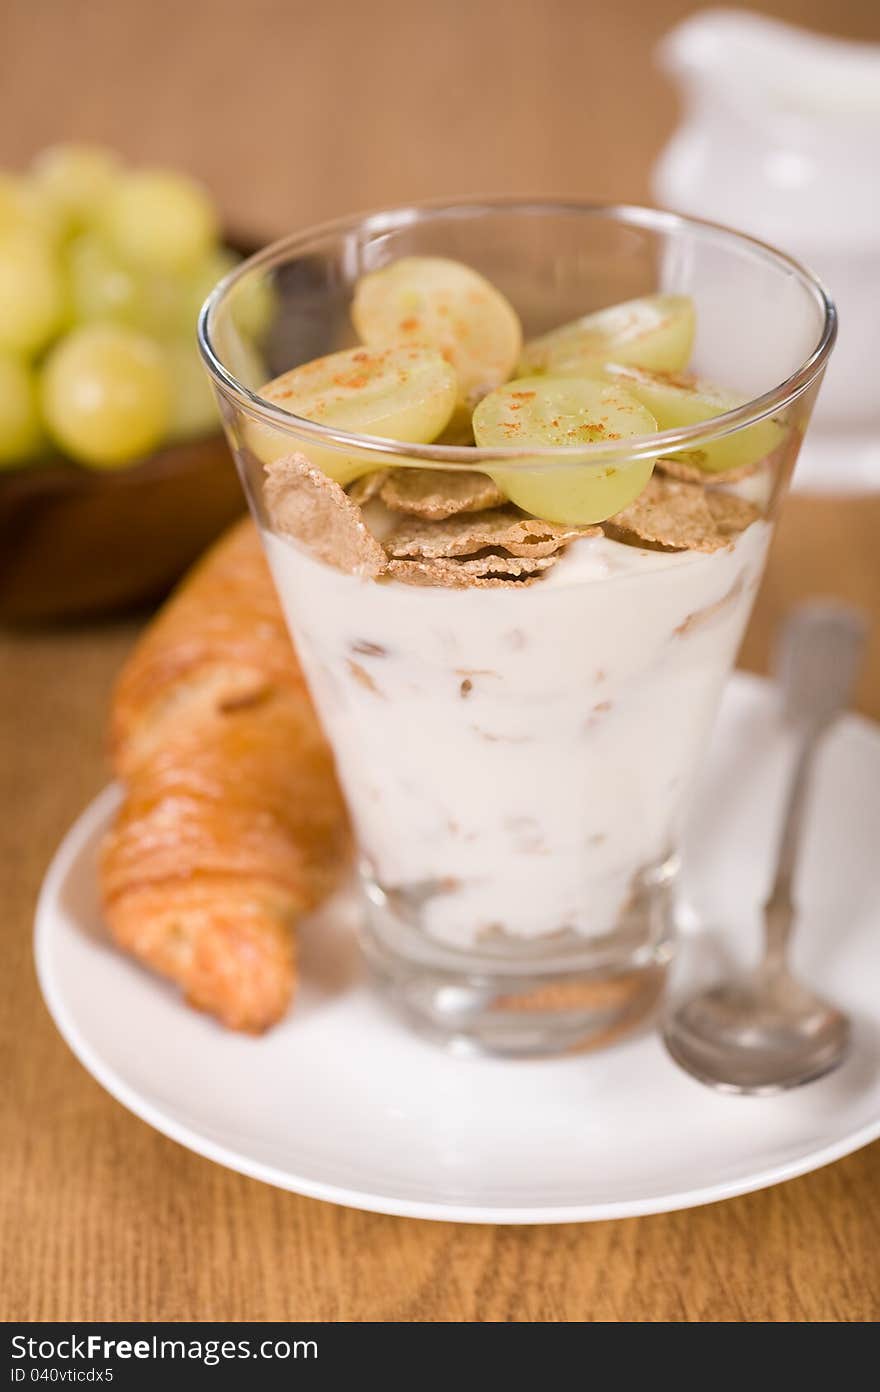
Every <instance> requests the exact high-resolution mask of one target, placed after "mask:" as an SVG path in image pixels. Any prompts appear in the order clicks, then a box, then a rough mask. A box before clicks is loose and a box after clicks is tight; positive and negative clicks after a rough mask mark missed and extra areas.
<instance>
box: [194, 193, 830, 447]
mask: <svg viewBox="0 0 880 1392" xmlns="http://www.w3.org/2000/svg"><path fill="white" fill-rule="evenodd" d="M497 212H509V213H524V214H542V215H553V214H558V215H559V214H561V215H565V214H575V215H578V216H582V217H586V218H597V219H604V220H606V221H608V222H617V223H619V224H620V225H622V226H625V227H626V226H628V227H639V228H647V229H649V230H651V231H654V232H666V233H672V232H675V231H681V230H682V229H687V230H690V231H695V232H696V233H698V234H699V235H701V236H703V237H708V238H709V239H710V240H714V241H718V242H721V243H722V244H723V243H729V244H731V245H733V246H745V247H747V248H749V249H750V250H751V252H752V254H753V255H755V256H756V257H757V258H758V259H761V260H763V261H765V262H769V263H770V264H772V265H774V266H775V267H776V268H777V269H778V270H779V271H781V272H784V273H785V274H787V275H790V276H791V275H793V276H794V277H795V278H796V279H797V281H798V283H799V284H800V286H801V287H802V289H803V290H804V291H806V293H807V294H808V295H810V296H811V297H812V299H813V301H814V303H815V304H816V306H817V307H818V308H819V310H820V311H821V314H822V328H821V331H820V334H819V338H818V340H817V342H816V344H815V346H814V347H813V349H812V351H811V352H810V354H809V355H808V357H807V358H806V359H805V360H804V361H803V362H802V363H801V365H800V366H799V367H798V368H796V369H795V371H794V372H792V373H791V374H790V375H789V376H788V377H786V378H785V379H784V380H783V381H782V382H779V383H778V384H777V385H776V386H774V387H771V388H770V389H769V390H768V391H766V392H762V393H761V394H760V395H758V396H755V397H752V398H751V399H749V400H748V401H745V402H743V403H742V404H741V405H739V406H736V407H734V408H733V409H732V410H730V411H725V412H723V413H722V414H720V415H717V416H712V417H710V418H709V419H708V420H707V421H701V422H698V423H697V424H696V425H688V426H681V427H679V428H678V429H674V430H661V431H657V432H655V433H654V434H651V435H637V436H632V437H629V438H628V439H624V440H618V441H610V442H603V441H598V442H593V443H587V444H579V445H559V446H549V445H545V446H543V447H542V446H540V445H499V446H491V447H481V446H475V445H447V444H444V445H438V444H436V443H432V444H415V443H412V442H410V441H406V440H392V439H389V438H387V437H386V436H381V435H359V434H357V433H355V432H352V431H346V430H337V429H335V428H334V427H332V426H329V425H325V424H324V423H323V422H321V421H313V420H309V419H307V418H306V417H305V416H297V415H295V414H294V413H293V412H292V411H286V410H284V408H283V407H281V406H278V405H276V404H275V403H274V402H271V401H268V400H267V399H266V398H265V397H262V396H260V394H259V392H254V391H251V389H250V388H249V387H246V386H245V385H244V383H243V382H240V381H239V380H238V378H237V377H236V376H235V375H234V374H233V373H232V372H230V370H229V369H228V368H227V367H226V365H225V364H224V362H223V361H222V358H221V357H220V355H219V353H218V352H217V351H216V349H215V347H214V342H213V337H212V334H213V327H214V322H215V318H216V315H217V313H218V311H219V309H220V307H221V305H222V304H223V303H224V301H225V300H226V299H227V298H228V297H229V295H230V293H231V292H232V291H233V290H234V288H235V286H236V285H237V284H238V283H239V282H240V281H242V280H244V279H246V278H247V277H248V276H249V275H251V274H252V273H253V272H255V271H259V270H266V269H271V268H273V267H274V266H277V265H279V264H282V263H283V262H284V261H285V260H287V259H289V258H290V256H291V254H294V253H296V252H297V251H300V252H305V251H306V249H307V248H308V247H309V246H310V245H311V244H313V243H314V242H316V241H318V240H320V239H323V238H326V237H328V236H332V235H334V234H336V235H338V234H340V233H345V232H354V231H358V230H361V231H363V232H367V233H382V232H390V231H395V230H399V229H403V228H406V227H411V226H413V225H414V224H417V223H419V222H426V221H430V220H431V219H432V218H436V217H442V216H446V217H458V218H477V217H480V216H485V215H487V214H491V213H497ZM836 337H837V310H836V308H835V305H834V302H833V301H832V299H831V297H830V295H829V294H828V292H827V291H826V289H825V287H824V285H823V284H822V282H821V281H820V280H819V278H818V276H816V275H815V274H814V273H813V272H812V271H810V270H809V269H808V268H807V267H806V266H804V265H803V264H802V263H801V262H800V261H797V260H796V259H795V258H794V257H792V256H789V255H788V254H787V253H785V252H782V251H779V250H778V249H777V248H776V247H774V246H771V245H770V244H769V243H767V242H763V241H761V240H759V239H758V238H757V237H751V236H749V235H748V234H747V233H745V232H739V231H736V230H735V229H733V228H729V227H725V226H723V225H722V224H720V223H716V222H710V221H708V220H706V219H703V218H695V217H690V216H687V215H685V214H683V213H675V212H668V211H666V210H665V209H660V208H649V207H643V206H640V205H637V204H629V203H594V202H591V201H589V200H586V199H584V200H579V199H577V198H550V197H547V198H543V197H537V198H521V197H516V196H508V195H504V196H493V197H487V198H479V199H477V198H466V197H463V198H457V199H456V198H453V199H449V198H444V199H430V200H426V201H421V202H417V203H409V204H402V205H400V206H398V207H394V208H383V209H377V210H375V211H372V212H366V213H355V214H349V215H347V216H345V217H341V218H334V219H332V220H330V221H327V222H323V223H319V224H316V225H314V226H311V227H307V228H304V229H303V230H301V231H299V232H294V233H291V234H289V235H288V236H286V237H282V238H279V239H278V240H276V241H274V242H271V243H269V245H268V246H265V247H263V248H262V249H261V250H260V251H258V252H256V253H255V254H254V255H253V256H249V257H248V258H247V259H246V260H245V261H242V262H241V263H240V264H239V265H238V266H236V267H235V268H234V269H233V270H232V271H231V272H230V273H229V274H228V275H226V276H224V278H223V279H222V280H221V281H219V282H218V284H217V285H216V286H215V287H214V289H213V290H212V291H211V293H210V294H209V295H208V297H207V299H206V300H205V302H204V304H203V305H202V308H201V311H200V313H199V321H198V344H199V351H200V353H201V355H202V359H203V361H204V363H205V365H206V367H207V369H208V372H209V374H210V376H211V378H212V380H213V381H214V384H215V386H216V388H217V389H218V390H219V391H221V392H222V394H223V395H224V396H226V397H227V398H229V397H231V398H232V399H233V400H234V401H236V402H237V403H238V405H239V406H240V407H242V408H243V409H244V410H245V411H246V412H247V413H248V414H250V415H252V416H256V417H258V418H260V419H261V420H262V421H263V422H264V423H265V424H268V425H271V426H275V427H276V428H278V429H280V430H281V431H283V432H284V433H285V434H290V435H294V434H295V435H298V436H301V437H305V439H306V440H311V441H312V442H314V443H315V444H321V445H323V446H324V447H328V446H330V447H331V448H332V447H334V446H335V447H338V448H340V449H345V450H349V451H351V450H356V451H357V452H358V453H364V452H366V453H378V454H382V455H383V456H385V457H386V458H387V457H388V456H391V457H392V458H393V459H394V460H395V461H396V462H398V463H400V464H406V463H409V464H411V465H422V466H426V467H431V468H435V469H444V468H446V469H473V468H475V467H476V466H478V465H480V464H488V463H491V462H493V461H494V462H497V461H498V460H503V461H504V462H505V464H511V465H514V466H515V465H516V464H517V462H518V463H520V464H521V465H523V466H530V467H532V468H534V467H535V465H536V463H539V464H542V465H543V464H551V463H552V464H555V465H557V466H558V465H559V464H560V463H565V462H568V463H570V464H572V465H573V464H589V463H593V462H595V463H597V464H600V463H601V464H604V463H607V462H609V461H621V462H623V461H628V462H632V461H634V460H638V459H647V458H655V457H658V456H662V455H666V454H671V453H678V452H681V451H694V450H698V449H701V448H702V447H703V446H704V445H706V444H710V443H711V442H712V441H714V440H717V439H720V438H723V437H724V436H726V435H730V434H732V433H733V432H734V431H736V430H741V429H744V428H745V427H747V426H749V425H753V424H756V423H757V422H758V421H761V420H764V419H765V418H766V417H768V416H773V415H775V414H776V413H777V412H779V411H781V410H783V409H784V408H785V407H786V406H789V405H790V404H791V403H792V402H793V401H795V400H797V398H798V397H799V396H801V395H803V393H804V392H805V391H807V390H808V389H809V388H810V386H812V384H813V383H814V382H815V380H816V379H817V377H818V376H819V375H820V373H821V372H822V370H823V368H824V367H825V364H826V362H827V360H828V356H829V354H830V352H831V349H832V348H833V346H834V341H835V338H836Z"/></svg>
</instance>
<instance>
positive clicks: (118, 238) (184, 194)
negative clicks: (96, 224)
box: [100, 169, 217, 273]
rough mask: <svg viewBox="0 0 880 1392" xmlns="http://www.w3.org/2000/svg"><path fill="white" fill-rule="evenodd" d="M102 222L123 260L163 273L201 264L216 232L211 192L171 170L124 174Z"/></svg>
mask: <svg viewBox="0 0 880 1392" xmlns="http://www.w3.org/2000/svg"><path fill="white" fill-rule="evenodd" d="M100 222H101V227H102V230H103V231H104V232H105V234H106V236H107V239H108V241H109V242H110V245H111V246H112V248H113V250H114V251H115V252H116V254H117V255H118V256H119V257H120V258H121V259H122V260H123V261H126V262H129V263H130V264H131V265H132V266H135V267H143V268H144V269H147V270H153V271H159V272H163V273H167V272H177V271H186V270H188V269H190V268H192V267H193V266H195V265H197V264H198V262H199V261H200V260H201V259H202V258H204V257H205V256H207V254H208V252H209V250H210V249H211V246H212V244H213V243H214V241H215V239H216V236H217V214H216V211H215V209H214V205H213V204H212V202H211V200H210V198H209V197H208V194H207V193H206V192H205V190H204V189H203V188H202V187H201V186H200V185H199V184H197V183H196V182H195V181H194V180H193V179H190V178H188V177H187V176H186V175H185V174H178V173H175V172H173V171H171V170H162V169H148V170H138V171H136V172H134V173H130V174H123V175H122V176H121V177H120V178H119V179H117V180H116V182H115V184H114V186H113V188H112V189H111V190H110V192H109V194H108V196H107V198H106V199H105V200H104V202H103V203H102V205H101V210H100Z"/></svg>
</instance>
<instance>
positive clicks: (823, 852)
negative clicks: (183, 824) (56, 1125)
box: [36, 676, 880, 1223]
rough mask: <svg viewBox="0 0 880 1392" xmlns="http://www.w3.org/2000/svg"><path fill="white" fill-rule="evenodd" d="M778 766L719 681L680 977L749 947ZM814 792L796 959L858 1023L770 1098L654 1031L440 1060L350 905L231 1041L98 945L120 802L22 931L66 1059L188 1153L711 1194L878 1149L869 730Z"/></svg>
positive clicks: (421, 1184)
mask: <svg viewBox="0 0 880 1392" xmlns="http://www.w3.org/2000/svg"><path fill="white" fill-rule="evenodd" d="M788 752H789V751H788V746H787V741H786V739H785V738H784V737H783V736H782V735H781V734H780V731H779V727H778V723H777V718H776V712H775V706H774V699H773V694H772V691H771V688H770V687H769V686H768V685H767V684H765V683H762V682H760V681H758V680H757V679H755V678H748V677H742V676H737V677H736V678H735V679H734V680H733V681H732V682H731V684H730V686H729V688H728V691H727V695H726V697H725V701H724V707H723V711H722V715H721V718H720V720H719V723H718V727H717V731H716V737H715V741H714V745H713V749H712V753H711V756H710V758H709V759H708V761H707V767H706V770H705V777H704V780H703V785H702V789H701V794H700V797H699V799H698V805H697V807H696V809H695V813H694V816H693V818H692V822H691V831H690V835H689V837H688V840H687V848H686V855H685V867H686V874H685V884H686V887H687V891H688V896H689V908H688V911H687V912H686V914H685V915H684V917H685V919H686V926H685V929H684V935H685V936H684V941H683V945H682V952H681V957H680V962H679V967H678V969H677V970H678V981H677V983H676V984H677V986H678V987H681V985H682V984H685V985H687V986H688V987H689V986H690V985H692V984H693V983H694V982H695V981H696V980H697V979H698V978H700V977H702V976H703V975H705V974H706V973H707V972H710V971H711V970H713V969H717V968H718V966H719V964H720V962H722V961H723V960H725V959H731V958H732V959H741V960H745V959H746V958H748V957H749V956H750V954H752V953H753V952H754V951H755V950H756V947H757V941H758V925H759V912H758V907H757V906H758V904H759V903H760V900H761V897H762V894H763V892H764V889H765V886H766V883H767V876H768V872H769V864H770V860H771V858H772V849H773V846H774V844H775V837H776V828H777V824H778V809H779V802H780V796H781V790H782V782H783V778H784V774H785V769H786V764H787V757H788ZM814 792H815V797H814V802H813V812H812V816H811V819H810V827H809V835H808V841H807V845H806V847H805V852H806V854H805V863H804V873H803V875H802V877H801V899H802V903H803V905H804V912H803V925H802V934H801V936H800V938H799V942H798V947H797V951H796V961H797V965H798V966H799V967H800V969H801V971H802V972H803V973H804V975H805V976H806V978H807V979H808V980H810V981H812V982H814V983H816V984H817V985H820V986H821V988H822V989H823V990H824V991H826V992H828V994H830V995H831V996H832V997H833V998H834V999H835V1000H837V1001H838V1002H839V1004H840V1005H842V1006H843V1007H844V1008H845V1009H846V1010H848V1011H851V1012H852V1013H853V1016H854V1018H855V1022H856V1028H855V1047H854V1051H853V1054H852V1056H851V1058H850V1059H849V1060H848V1062H847V1063H846V1064H845V1065H844V1067H843V1068H842V1069H841V1070H840V1071H839V1072H838V1073H837V1074H835V1075H833V1076H832V1077H830V1078H826V1079H823V1080H821V1081H820V1082H817V1083H813V1084H811V1085H809V1086H807V1087H804V1088H802V1089H800V1090H799V1091H796V1092H793V1093H789V1094H787V1095H785V1096H782V1097H775V1098H768V1099H757V1098H739V1097H726V1096H721V1095H719V1094H717V1093H714V1092H711V1091H709V1090H707V1089H706V1088H704V1087H701V1086H700V1084H699V1083H696V1082H693V1081H692V1080H691V1079H690V1078H688V1077H686V1076H685V1074H683V1073H681V1072H679V1071H678V1069H677V1068H676V1067H675V1065H674V1064H673V1063H672V1062H671V1061H670V1060H669V1058H668V1057H667V1056H666V1054H665V1052H664V1051H663V1048H662V1046H661V1045H660V1043H659V1041H658V1039H657V1037H656V1035H654V1034H653V1033H650V1032H646V1033H643V1034H642V1035H641V1036H639V1037H635V1038H631V1039H629V1040H626V1041H624V1042H622V1043H620V1044H619V1045H617V1046H616V1047H614V1048H611V1049H608V1050H606V1051H605V1052H601V1053H596V1054H592V1055H590V1054H587V1055H580V1056H576V1057H572V1058H568V1059H563V1060H559V1061H556V1060H550V1061H538V1062H526V1063H520V1062H501V1061H498V1062H496V1061H494V1060H487V1059H481V1058H472V1057H467V1058H463V1057H454V1056H451V1055H450V1054H448V1053H444V1052H442V1051H441V1050H440V1049H438V1048H437V1047H436V1046H435V1045H433V1044H430V1043H427V1042H425V1041H423V1040H422V1039H420V1038H418V1037H416V1036H414V1035H412V1034H411V1033H409V1031H408V1030H407V1028H406V1027H405V1026H404V1025H402V1024H399V1023H398V1022H397V1020H396V1019H394V1018H393V1017H391V1016H389V1015H388V1014H386V1012H385V1010H384V1008H383V1007H382V1006H381V1005H380V1004H379V1003H378V1002H377V1001H376V1000H374V999H373V997H372V995H371V993H370V991H369V990H368V988H367V987H366V986H365V984H364V983H363V980H362V976H361V971H360V967H359V963H358V958H357V953H356V950H355V948H354V944H353V941H352V936H351V924H352V920H353V916H354V912H355V910H354V906H353V904H352V902H351V901H350V900H345V899H343V900H339V901H337V902H336V903H335V905H334V906H333V908H332V910H329V911H325V913H324V914H323V915H322V916H321V918H320V920H315V921H313V922H312V923H311V924H309V925H308V926H307V928H305V929H304V930H303V933H302V965H303V974H304V985H303V987H302V991H301V994H300V998H299V1000H298V1002H297V1004H296V1006H295V1008H294V1010H293V1012H292V1014H291V1016H290V1017H289V1019H288V1020H287V1021H286V1022H285V1023H284V1024H283V1025H281V1026H280V1027H278V1028H277V1029H276V1030H274V1031H273V1032H272V1033H270V1034H269V1035H268V1036H266V1037H265V1038H263V1039H259V1040H254V1039H249V1038H241V1037H239V1036H236V1035H233V1034H229V1033H227V1032H225V1031H224V1030H222V1029H221V1028H220V1027H219V1026H217V1025H215V1024H213V1023H212V1022H211V1021H210V1020H208V1019H205V1018H203V1017H202V1016H200V1015H198V1014H196V1013H195V1012H193V1011H191V1010H189V1009H187V1008H186V1007H185V1006H184V1005H182V1004H181V1002H180V1000H179V998H178V996H177V995H176V993H175V992H174V991H173V990H172V989H170V988H169V987H166V986H165V985H163V984H161V983H160V982H158V981H157V980H155V979H153V978H152V977H151V976H149V975H148V974H147V973H146V972H144V971H142V970H140V968H138V967H137V966H136V965H135V964H134V963H132V962H130V961H129V960H128V959H127V958H125V957H123V956H122V955H121V954H120V953H118V952H117V951H116V950H115V949H114V948H113V947H112V946H110V945H109V944H108V942H107V941H106V939H105V937H104V934H103V930H102V926H101V921H100V917H99V913H98V909H97V903H96V886H95V848H96V843H97V841H98V838H99V837H100V834H101V831H102V829H103V828H104V826H105V825H106V823H107V820H108V817H109V816H110V815H111V813H112V810H113V807H114V805H115V801H116V797H117V794H116V793H115V791H114V790H113V789H107V790H106V791H105V792H104V793H102V794H101V796H100V797H99V798H98V799H97V800H96V801H95V802H94V803H93V804H92V805H91V807H89V808H88V810H87V811H86V812H85V813H84V814H83V816H82V817H81V818H80V819H79V821H78V822H77V823H76V825H75V826H74V827H73V829H72V830H71V832H70V833H69V834H68V836H67V838H66V839H65V841H64V843H63V845H62V846H61V848H60V850H59V851H58V853H57V855H56V857H55V860H54V862H53V864H52V866H51V868H50V870H49V873H48V875H47V877H46V882H45V885H44V887H43V891H42V894H41V897H40V902H39V907H38V910H37V927H36V953H37V966H38V970H39V976H40V982H41V984H42V988H43V994H44V996H45V998H46V1002H47V1004H48V1006H49V1009H50V1011H51V1012H52V1015H53V1017H54V1019H55V1021H56V1023H57V1025H58V1028H59V1029H60V1031H61V1033H62V1034H63V1036H64V1038H65V1039H66V1040H67V1042H68V1044H69V1045H70V1047H71V1049H73V1051H74V1053H75V1054H76V1055H77V1057H78V1058H79V1059H80V1061H81V1062H82V1063H83V1064H84V1066H85V1067H86V1068H87V1069H88V1070H89V1071H90V1072H91V1073H92V1074H94V1076H95V1077H96V1078H97V1079H98V1081H99V1082H100V1083H102V1084H103V1086H104V1087H105V1088H107V1090H108V1091H109V1092H111V1093H112V1094H113V1096H114V1097H116V1098H117V1099H118V1100H119V1101H120V1102H122V1104H123V1105H124V1106H126V1107H128V1108H130V1110H131V1111H133V1112H135V1113H136V1114H137V1115H138V1116H140V1117H142V1118H143V1119H144V1120H145V1121H147V1122H148V1123H149V1124H150V1125H152V1126H155V1127H156V1128H157V1130H159V1131H162V1132H164V1133H165V1134H166V1135H168V1136H171V1137H173V1138H174V1139H175V1140H177V1141H179V1142H180V1143H181V1144H182V1145H185V1146H188V1147H189V1148H190V1149H191V1150H194V1151H196V1152H198V1153H199V1154H200V1155H205V1156H208V1157H209V1158H210V1159H212V1160H216V1161H217V1162H218V1163H220V1164H222V1165H228V1166H229V1167H230V1168H231V1169H234V1170H240V1171H242V1172H243V1173H244V1174H247V1175H252V1176H254V1177H255V1178H257V1179H262V1180H266V1181H267V1182H268V1183H270V1184H277V1185H279V1186H281V1187H282V1188H284V1189H292V1190H295V1191H296V1192H298V1193H301V1194H308V1195H311V1196H313V1197H315V1198H319V1199H329V1200H332V1201H333V1202H335V1203H341V1204H348V1205H351V1206H353V1207H356V1208H365V1209H372V1210H376V1211H378V1212H381V1213H394V1214H402V1215H405V1216H409V1217H419V1218H440V1219H456V1220H459V1221H462V1222H474V1223H561V1222H571V1221H582V1220H589V1219H600V1218H620V1217H626V1216H630V1215H634V1214H641V1213H657V1212H662V1211H664V1210H669V1209H676V1208H685V1207H688V1206H690V1205H693V1204H702V1203H710V1202H712V1201H713V1200H716V1199H723V1198H728V1197H730V1196H732V1195H734V1194H741V1193H744V1192H745V1191H747V1190H750V1189H758V1188H761V1187H763V1186H765V1185H768V1184H773V1183H776V1182H778V1181H779V1180H784V1179H789V1178H791V1177H792V1176H794V1175H799V1174H803V1173H804V1172H805V1171H807V1170H812V1169H815V1168H817V1167H818V1166H820V1165H824V1164H827V1163H828V1162H829V1161H831V1160H835V1159H837V1158H838V1157H839V1156H842V1155H846V1154H847V1153H848V1152H849V1151H852V1150H856V1149H857V1148H858V1147H859V1146H863V1145H865V1144H867V1142H869V1141H871V1140H872V1139H874V1138H875V1137H876V1136H880V992H878V988H877V983H878V981H880V883H878V877H877V874H876V836H877V828H878V826H880V730H878V728H877V727H875V726H873V725H871V724H869V723H868V722H867V721H864V720H861V719H858V718H856V717H849V718H847V719H846V720H845V721H844V722H842V724H841V725H840V726H838V728H837V729H836V731H835V732H834V733H833V734H832V735H831V736H830V737H829V739H828V743H827V747H826V749H825V751H824V753H823V755H822V762H821V766H820V769H819V773H818V777H817V780H816V786H815V790H814ZM697 923H704V924H706V925H708V928H709V930H710V931H705V932H702V931H700V930H698V929H697V927H695V926H694V925H695V924H697ZM685 975H686V980H685Z"/></svg>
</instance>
